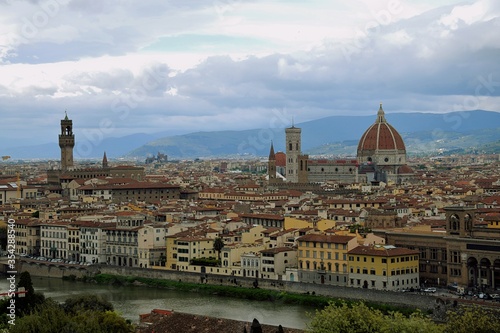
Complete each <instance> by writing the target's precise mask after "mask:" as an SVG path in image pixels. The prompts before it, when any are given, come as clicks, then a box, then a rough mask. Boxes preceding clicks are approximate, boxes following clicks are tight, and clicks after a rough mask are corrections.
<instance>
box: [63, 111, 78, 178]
mask: <svg viewBox="0 0 500 333" xmlns="http://www.w3.org/2000/svg"><path fill="white" fill-rule="evenodd" d="M59 147H60V148H61V170H62V171H67V170H69V169H71V168H72V167H73V147H75V135H74V134H73V121H72V120H71V119H69V118H68V114H67V113H65V117H64V119H63V120H61V134H59Z"/></svg>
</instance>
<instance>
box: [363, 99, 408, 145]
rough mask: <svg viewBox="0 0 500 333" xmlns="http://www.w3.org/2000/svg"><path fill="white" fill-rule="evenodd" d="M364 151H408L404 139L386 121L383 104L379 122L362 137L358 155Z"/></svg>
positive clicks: (378, 116)
mask: <svg viewBox="0 0 500 333" xmlns="http://www.w3.org/2000/svg"><path fill="white" fill-rule="evenodd" d="M363 150H406V148H405V144H404V142H403V138H402V137H401V135H400V134H399V133H398V131H396V129H395V128H394V127H392V126H391V125H390V124H389V123H387V121H386V120H385V115H384V110H383V109H382V104H380V109H379V110H378V114H377V121H376V122H375V123H374V124H373V125H371V126H370V127H369V128H368V129H367V130H366V131H365V133H364V134H363V135H362V136H361V139H360V140H359V144H358V153H359V152H360V151H363Z"/></svg>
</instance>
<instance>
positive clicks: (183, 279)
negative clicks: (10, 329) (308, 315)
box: [18, 261, 436, 313]
mask: <svg viewBox="0 0 500 333" xmlns="http://www.w3.org/2000/svg"><path fill="white" fill-rule="evenodd" d="M20 264H21V266H22V267H19V268H18V271H22V270H27V271H28V272H30V274H32V276H51V277H59V278H71V277H73V276H75V277H76V278H78V279H81V280H88V279H94V278H95V277H96V276H100V275H102V276H113V277H114V278H113V280H114V282H110V281H102V283H104V284H106V283H122V284H130V283H132V284H133V283H136V284H144V285H149V286H156V287H162V288H181V289H179V290H182V288H189V289H190V290H194V291H197V292H203V291H204V290H209V291H208V292H211V293H220V294H225V293H227V294H228V296H230V297H239V296H238V295H240V294H243V295H244V294H246V293H247V292H243V291H242V290H244V289H248V290H252V292H249V293H250V295H249V296H248V295H247V296H245V297H248V298H247V299H275V300H282V298H283V297H287V298H296V297H299V298H300V299H301V300H300V301H292V302H296V303H292V304H301V303H300V302H305V303H306V304H307V302H312V304H315V305H313V306H318V304H320V305H319V306H324V305H326V304H327V303H328V301H330V300H333V301H335V300H349V301H363V302H365V303H367V304H377V305H379V308H381V310H383V308H386V307H387V308H400V309H402V310H401V312H404V313H407V310H406V309H412V310H414V309H420V310H421V311H423V312H427V313H430V312H432V311H433V310H434V308H435V306H436V298H435V297H432V296H429V295H418V294H408V293H401V292H392V291H382V290H374V289H364V288H353V287H339V286H332V285H326V284H314V283H302V282H292V281H276V280H266V279H258V280H256V279H255V278H248V277H246V278H245V277H234V276H223V275H217V274H199V273H192V272H183V271H173V270H160V269H150V268H137V267H124V266H111V265H91V266H83V267H79V268H78V270H76V271H75V270H74V269H72V268H71V267H65V266H64V265H59V266H57V265H53V264H51V265H47V267H45V266H46V265H44V264H42V263H33V262H23V261H21V262H20ZM47 272H48V273H50V274H49V275H45V273H47ZM75 273H76V274H75ZM98 279H99V278H98ZM109 279H111V278H109ZM160 281H162V282H160ZM165 281H169V282H165ZM95 282H99V281H97V279H96V281H95ZM175 283H181V285H183V284H184V283H186V284H188V285H187V286H188V287H182V286H181V285H179V286H178V285H175ZM255 283H257V284H258V285H257V286H258V288H254V286H255ZM209 286H218V287H221V288H217V290H215V289H214V290H212V289H210V287H209ZM223 287H228V288H223ZM254 289H257V291H255V290H254ZM264 290H267V291H269V293H267V292H265V291H264ZM283 295H298V296H283ZM307 295H310V296H313V295H314V297H313V299H312V300H309V299H306V300H303V298H304V297H306V296H307ZM320 297H326V299H327V300H328V301H324V300H322V299H321V298H320ZM242 298H244V297H242Z"/></svg>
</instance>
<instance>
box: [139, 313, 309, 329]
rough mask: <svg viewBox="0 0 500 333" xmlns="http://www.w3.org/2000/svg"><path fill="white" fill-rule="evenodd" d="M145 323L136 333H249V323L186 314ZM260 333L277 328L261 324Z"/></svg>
mask: <svg viewBox="0 0 500 333" xmlns="http://www.w3.org/2000/svg"><path fill="white" fill-rule="evenodd" d="M145 321H147V322H151V324H150V325H147V326H146V327H144V328H139V329H138V330H137V332H138V333H153V332H162V333H179V332H182V333H198V332H217V333H237V332H243V331H244V329H246V331H247V332H251V326H252V323H251V322H244V321H238V320H232V319H224V318H216V317H208V316H204V315H195V314H187V313H180V312H173V313H171V314H167V315H160V314H158V313H153V314H152V315H151V316H150V317H149V316H148V317H146V318H145ZM261 327H262V333H275V332H277V331H278V327H277V326H270V325H265V324H262V325H261ZM283 330H284V332H286V333H303V332H304V331H303V330H299V329H292V328H284V329H283Z"/></svg>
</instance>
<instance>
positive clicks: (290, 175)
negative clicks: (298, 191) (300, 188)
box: [285, 125, 302, 183]
mask: <svg viewBox="0 0 500 333" xmlns="http://www.w3.org/2000/svg"><path fill="white" fill-rule="evenodd" d="M301 132H302V130H301V129H300V128H298V127H295V126H293V125H292V127H289V128H287V129H285V137H286V138H285V140H286V180H287V181H289V182H292V183H298V181H299V156H300V151H301V138H300V135H301Z"/></svg>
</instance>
